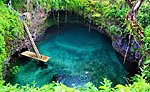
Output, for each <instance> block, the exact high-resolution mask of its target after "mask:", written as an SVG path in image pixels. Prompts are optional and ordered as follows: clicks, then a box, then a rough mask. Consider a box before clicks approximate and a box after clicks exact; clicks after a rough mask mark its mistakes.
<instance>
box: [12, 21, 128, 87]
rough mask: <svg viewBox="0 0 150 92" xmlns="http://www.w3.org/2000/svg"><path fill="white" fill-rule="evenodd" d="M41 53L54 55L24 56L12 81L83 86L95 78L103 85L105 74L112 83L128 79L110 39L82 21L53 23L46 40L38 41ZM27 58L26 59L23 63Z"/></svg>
mask: <svg viewBox="0 0 150 92" xmlns="http://www.w3.org/2000/svg"><path fill="white" fill-rule="evenodd" d="M37 46H38V49H39V51H40V53H41V54H44V55H47V56H49V57H51V59H50V60H49V61H48V62H47V63H44V64H42V63H40V62H38V61H36V60H33V59H27V60H25V59H23V58H22V59H21V60H19V61H17V62H20V63H21V62H23V63H22V64H19V67H18V72H17V73H16V74H14V75H12V76H13V78H11V79H10V80H9V82H10V83H11V84H15V83H18V84H20V85H21V86H22V85H26V84H32V82H33V81H34V82H35V83H36V86H42V85H44V84H48V83H51V82H52V81H54V80H55V81H57V80H58V81H59V82H62V83H64V84H66V85H67V86H70V87H71V86H72V84H75V85H76V86H83V85H84V84H85V83H87V82H92V83H93V84H95V85H96V86H98V85H100V82H102V81H103V78H108V79H110V80H111V81H112V82H113V84H114V85H115V84H117V83H122V84H123V83H125V77H126V75H127V72H126V70H125V68H124V67H123V65H122V64H121V63H120V60H119V59H118V57H117V55H116V53H115V50H114V49H113V47H112V45H111V41H110V40H109V39H108V38H107V37H105V36H103V35H101V34H100V33H99V32H98V31H96V30H90V31H89V30H88V28H87V27H85V26H83V25H81V24H80V25H79V24H68V25H67V27H64V25H60V27H59V29H58V28H57V26H53V27H52V28H49V29H48V30H47V31H46V35H45V37H44V40H42V41H40V42H38V43H37ZM24 62H25V63H24Z"/></svg>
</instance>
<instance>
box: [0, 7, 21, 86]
mask: <svg viewBox="0 0 150 92" xmlns="http://www.w3.org/2000/svg"><path fill="white" fill-rule="evenodd" d="M22 37H23V25H22V23H21V21H20V20H19V18H18V15H16V14H15V13H14V12H13V11H11V10H9V9H8V8H7V7H6V6H4V5H3V4H2V5H0V84H2V83H3V80H2V64H3V62H4V60H5V58H6V56H7V55H9V52H10V49H8V48H7V46H8V45H10V42H11V41H13V40H16V39H19V38H22ZM6 52H7V53H6Z"/></svg>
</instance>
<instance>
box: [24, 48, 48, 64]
mask: <svg viewBox="0 0 150 92" xmlns="http://www.w3.org/2000/svg"><path fill="white" fill-rule="evenodd" d="M21 55H23V56H26V57H30V58H33V59H37V60H40V61H43V62H47V61H48V60H49V59H50V57H47V56H44V55H40V56H41V58H38V57H37V56H36V54H35V53H34V52H30V51H25V52H22V53H21Z"/></svg>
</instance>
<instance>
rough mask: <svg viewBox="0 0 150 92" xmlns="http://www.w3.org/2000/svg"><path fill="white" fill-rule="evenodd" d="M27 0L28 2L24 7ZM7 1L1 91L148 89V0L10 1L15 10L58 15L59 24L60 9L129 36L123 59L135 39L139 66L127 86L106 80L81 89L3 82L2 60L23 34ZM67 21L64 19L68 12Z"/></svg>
mask: <svg viewBox="0 0 150 92" xmlns="http://www.w3.org/2000/svg"><path fill="white" fill-rule="evenodd" d="M28 1H29V2H30V3H29V4H28V6H27V3H28ZM8 2H9V0H1V1H0V92H80V91H81V92H150V84H149V83H150V1H149V0H12V7H13V8H14V9H15V10H17V11H18V12H20V13H21V12H26V11H29V12H32V11H34V10H36V9H40V8H44V10H45V12H46V13H48V12H52V13H55V14H57V17H55V20H56V23H59V12H60V11H61V10H63V11H66V14H67V13H68V12H72V11H73V12H75V13H77V14H78V15H79V16H81V17H83V19H84V20H86V21H87V22H89V24H94V25H96V26H97V27H98V28H102V29H104V30H106V31H107V33H108V35H109V36H110V37H112V40H113V35H119V36H121V37H122V38H127V39H128V48H127V49H126V52H125V56H124V62H128V61H127V60H126V58H127V56H128V51H129V48H131V50H132V51H131V52H135V49H134V48H133V44H132V42H133V41H131V38H133V40H134V42H136V43H137V44H138V45H139V46H140V49H138V51H139V52H140V53H141V54H142V60H135V61H132V62H137V63H138V64H139V67H140V69H141V73H140V74H136V75H135V76H134V77H132V78H131V79H130V80H129V83H128V84H126V85H121V84H118V85H116V86H115V87H112V86H111V84H112V83H111V81H109V79H105V78H104V81H103V82H102V83H101V85H100V86H99V88H96V87H95V86H94V85H93V84H92V83H87V84H85V86H84V87H80V88H76V87H74V88H69V87H67V86H65V85H63V84H61V83H51V84H47V85H44V86H43V87H40V88H37V87H35V86H34V84H33V86H29V85H26V86H22V87H20V86H18V85H17V84H16V85H11V84H5V81H4V80H3V79H2V71H3V67H2V66H3V62H4V60H5V58H6V57H8V56H9V55H10V51H11V49H12V46H11V44H10V42H11V41H14V40H16V39H22V38H23V37H24V32H23V31H24V28H23V25H22V23H21V21H20V19H19V15H18V13H16V12H15V11H13V10H11V9H9V7H8V6H7V3H8ZM65 16H66V21H67V15H65Z"/></svg>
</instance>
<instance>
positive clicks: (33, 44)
mask: <svg viewBox="0 0 150 92" xmlns="http://www.w3.org/2000/svg"><path fill="white" fill-rule="evenodd" d="M23 25H24V27H25V30H26V32H27V35H28V37H29V40H30V42H31V44H32V46H33V49H34V51H35V53H36V55H37V57H38V58H41V55H40V53H39V51H38V49H37V47H36V45H35V42H34V40H33V38H32V35H31V33H30V31H29V29H28V26H27V24H26V23H25V21H23Z"/></svg>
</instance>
